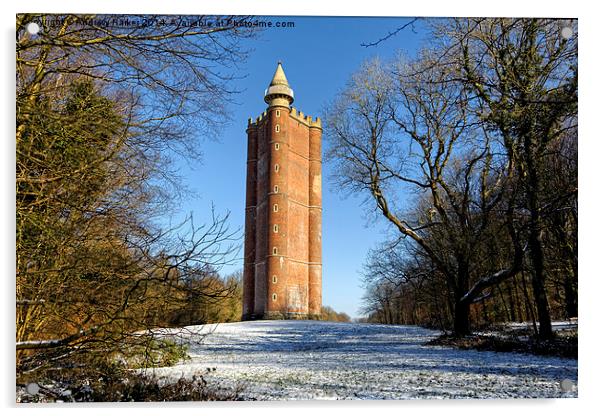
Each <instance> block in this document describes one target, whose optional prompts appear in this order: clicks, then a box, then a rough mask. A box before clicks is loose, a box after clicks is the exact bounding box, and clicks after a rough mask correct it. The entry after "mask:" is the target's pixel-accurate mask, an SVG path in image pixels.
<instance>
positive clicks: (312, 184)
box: [243, 62, 322, 320]
mask: <svg viewBox="0 0 602 416" xmlns="http://www.w3.org/2000/svg"><path fill="white" fill-rule="evenodd" d="M264 99H265V102H266V103H267V104H268V108H267V110H266V111H264V112H263V113H262V114H261V115H260V116H259V117H257V119H255V121H253V120H252V119H249V124H248V127H247V135H248V153H247V200H246V216H245V250H244V256H245V259H244V277H243V319H245V320H248V319H305V318H308V317H310V318H312V317H317V316H318V315H319V314H320V309H321V307H322V156H321V155H322V153H321V140H322V124H321V121H320V119H319V118H316V120H315V121H314V120H312V117H311V116H307V115H305V116H304V115H303V113H302V112H298V111H297V110H296V109H295V108H291V104H292V103H293V100H294V95H293V90H292V89H291V87H290V86H289V85H288V81H287V79H286V76H285V75H284V71H283V69H282V65H281V63H280V62H279V63H278V67H277V68H276V72H275V74H274V77H273V78H272V82H271V83H270V86H269V87H268V89H267V90H266V91H265V98H264Z"/></svg>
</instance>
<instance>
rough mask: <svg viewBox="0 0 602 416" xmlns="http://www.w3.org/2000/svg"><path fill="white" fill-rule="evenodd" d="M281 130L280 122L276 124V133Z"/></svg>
mask: <svg viewBox="0 0 602 416" xmlns="http://www.w3.org/2000/svg"><path fill="white" fill-rule="evenodd" d="M279 132H280V124H276V133H279Z"/></svg>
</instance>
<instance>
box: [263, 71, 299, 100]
mask: <svg viewBox="0 0 602 416" xmlns="http://www.w3.org/2000/svg"><path fill="white" fill-rule="evenodd" d="M294 97H295V96H294V94H293V90H292V88H291V87H290V85H288V80H287V79H286V75H284V69H282V62H280V61H278V66H277V67H276V72H274V76H273V77H272V82H270V86H269V87H268V89H267V90H265V97H264V100H265V102H266V103H267V104H268V105H269V106H270V107H272V106H277V105H279V106H285V107H288V106H290V105H291V104H292V103H293V101H294V99H295V98H294Z"/></svg>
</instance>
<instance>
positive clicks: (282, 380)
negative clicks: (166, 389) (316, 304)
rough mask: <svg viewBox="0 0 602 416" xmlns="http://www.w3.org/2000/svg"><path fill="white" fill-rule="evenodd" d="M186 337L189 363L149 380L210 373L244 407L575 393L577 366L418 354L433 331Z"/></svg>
mask: <svg viewBox="0 0 602 416" xmlns="http://www.w3.org/2000/svg"><path fill="white" fill-rule="evenodd" d="M186 331H187V332H186V333H185V334H183V335H182V336H178V339H179V340H180V341H184V342H187V343H189V344H190V356H191V360H189V361H186V362H185V363H183V364H180V365H177V366H174V367H169V368H159V369H156V370H155V372H156V374H157V375H158V376H167V377H175V378H179V377H180V376H182V375H183V376H185V377H191V376H192V375H193V374H204V373H205V372H206V371H207V369H208V368H215V370H214V371H212V372H210V374H209V375H207V376H206V379H207V380H208V381H209V382H215V383H218V384H220V385H221V386H224V387H234V386H238V385H241V386H242V387H243V396H244V397H245V398H247V399H258V400H281V399H413V398H527V397H576V396H577V391H576V389H575V391H573V392H570V393H562V392H561V390H560V381H562V380H564V379H569V380H571V381H573V383H574V384H575V385H577V360H571V359H561V358H553V357H540V356H533V355H526V354H514V353H495V352H483V351H462V350H457V349H453V348H448V347H435V346H424V345H423V344H424V343H425V342H426V341H428V340H429V339H431V338H433V337H434V336H436V335H438V333H437V332H435V331H429V330H427V329H424V328H419V327H413V326H385V325H370V324H347V323H332V322H318V321H254V322H241V323H231V324H219V325H205V326H195V327H187V328H186ZM209 332H212V333H211V334H210V335H208V336H206V337H203V336H202V335H203V334H207V333H209ZM169 333H175V330H170V331H166V334H169ZM198 340H202V341H201V343H200V344H199V343H197V342H196V341H198Z"/></svg>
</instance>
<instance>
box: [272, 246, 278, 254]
mask: <svg viewBox="0 0 602 416" xmlns="http://www.w3.org/2000/svg"><path fill="white" fill-rule="evenodd" d="M272 254H274V255H276V254H278V247H274V248H273V249H272Z"/></svg>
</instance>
